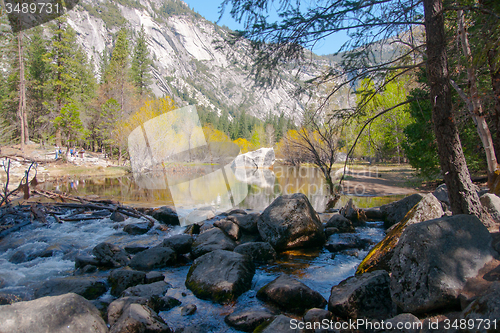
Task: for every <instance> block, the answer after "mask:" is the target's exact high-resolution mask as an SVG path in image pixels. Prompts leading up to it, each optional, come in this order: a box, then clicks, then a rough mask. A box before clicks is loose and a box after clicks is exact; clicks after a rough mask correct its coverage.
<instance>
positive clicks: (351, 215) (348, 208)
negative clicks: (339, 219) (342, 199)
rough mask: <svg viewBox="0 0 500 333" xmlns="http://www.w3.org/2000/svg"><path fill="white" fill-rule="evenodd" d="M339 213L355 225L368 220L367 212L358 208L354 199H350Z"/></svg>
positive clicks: (362, 223)
mask: <svg viewBox="0 0 500 333" xmlns="http://www.w3.org/2000/svg"><path fill="white" fill-rule="evenodd" d="M339 214H340V215H341V216H343V217H345V218H346V219H348V220H349V221H351V222H352V223H353V224H354V225H355V226H363V225H365V221H366V220H367V217H366V215H365V212H364V211H363V210H362V209H359V208H356V206H355V205H354V202H353V201H352V199H349V201H348V202H347V204H346V205H345V206H344V207H342V208H341V209H340V211H339Z"/></svg>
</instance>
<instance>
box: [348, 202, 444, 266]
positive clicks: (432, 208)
mask: <svg viewBox="0 0 500 333" xmlns="http://www.w3.org/2000/svg"><path fill="white" fill-rule="evenodd" d="M443 214H444V212H443V209H442V206H441V203H440V202H439V200H438V199H436V197H435V196H434V195H432V194H424V195H423V196H422V199H421V200H420V201H419V202H418V203H417V204H416V205H415V206H413V208H412V209H410V211H409V212H408V213H407V214H406V216H405V217H404V218H403V220H402V221H401V222H399V223H397V224H395V225H393V226H392V227H391V228H390V229H389V230H388V232H387V235H386V236H385V237H384V239H383V240H382V241H381V242H380V243H378V244H377V245H376V246H375V247H374V248H373V249H372V250H371V251H370V252H369V253H368V254H367V256H366V257H365V258H364V259H363V261H362V262H361V264H360V265H359V266H358V269H357V270H356V274H363V273H366V272H371V271H375V270H379V269H384V270H386V271H388V272H389V271H390V267H389V262H390V260H391V258H392V256H393V254H394V248H395V247H396V245H398V242H399V239H400V237H401V235H402V233H403V231H404V230H405V229H406V228H407V227H408V226H410V225H412V224H415V223H420V222H423V221H428V220H432V219H436V218H439V217H441V216H443Z"/></svg>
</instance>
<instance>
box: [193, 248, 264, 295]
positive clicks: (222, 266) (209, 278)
mask: <svg viewBox="0 0 500 333" xmlns="http://www.w3.org/2000/svg"><path fill="white" fill-rule="evenodd" d="M254 273H255V267H254V265H253V263H252V261H251V260H250V258H249V257H247V256H244V255H242V254H239V253H234V252H230V251H224V250H216V251H212V252H209V253H207V254H204V255H203V256H201V257H199V258H197V259H196V260H195V261H194V263H193V264H192V265H191V267H190V268H189V272H188V274H187V278H186V287H187V288H188V289H190V290H191V291H192V292H193V294H195V296H196V297H198V298H201V299H210V300H212V301H214V302H218V303H224V302H228V301H233V300H235V299H236V298H238V296H240V295H241V294H243V293H244V292H245V291H247V290H248V289H250V287H251V286H252V279H253V275H254Z"/></svg>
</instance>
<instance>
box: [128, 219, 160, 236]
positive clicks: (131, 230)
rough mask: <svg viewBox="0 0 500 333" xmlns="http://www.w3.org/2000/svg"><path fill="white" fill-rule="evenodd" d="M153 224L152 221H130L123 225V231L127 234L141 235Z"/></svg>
mask: <svg viewBox="0 0 500 333" xmlns="http://www.w3.org/2000/svg"><path fill="white" fill-rule="evenodd" d="M153 225H154V223H153V222H151V221H149V222H137V223H130V224H127V225H126V226H125V227H123V231H125V232H126V233H127V234H129V235H143V234H145V233H146V232H148V231H149V230H150V229H151V228H152V227H153Z"/></svg>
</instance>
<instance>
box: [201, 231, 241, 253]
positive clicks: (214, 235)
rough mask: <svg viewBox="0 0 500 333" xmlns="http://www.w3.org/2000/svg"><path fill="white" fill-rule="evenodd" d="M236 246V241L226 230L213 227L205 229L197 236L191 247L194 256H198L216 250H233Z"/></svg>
mask: <svg viewBox="0 0 500 333" xmlns="http://www.w3.org/2000/svg"><path fill="white" fill-rule="evenodd" d="M235 247H236V243H235V242H234V241H233V240H232V239H231V238H229V237H228V236H227V235H226V234H225V233H224V231H222V230H220V229H219V228H213V229H210V230H208V231H205V232H204V233H202V234H200V235H199V236H198V237H197V238H196V240H195V241H194V243H193V246H192V248H191V254H192V255H193V257H194V258H198V257H200V256H202V255H204V254H206V253H208V252H212V251H215V250H228V251H232V250H234V248H235Z"/></svg>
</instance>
